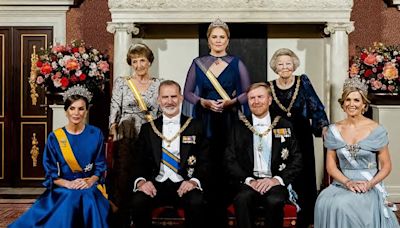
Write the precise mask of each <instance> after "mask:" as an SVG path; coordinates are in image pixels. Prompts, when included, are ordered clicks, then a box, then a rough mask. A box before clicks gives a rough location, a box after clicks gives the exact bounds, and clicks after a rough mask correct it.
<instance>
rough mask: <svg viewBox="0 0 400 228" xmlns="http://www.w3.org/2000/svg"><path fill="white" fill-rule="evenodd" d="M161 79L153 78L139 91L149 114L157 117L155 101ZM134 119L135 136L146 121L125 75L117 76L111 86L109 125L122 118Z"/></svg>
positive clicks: (122, 119) (118, 121) (157, 110)
mask: <svg viewBox="0 0 400 228" xmlns="http://www.w3.org/2000/svg"><path fill="white" fill-rule="evenodd" d="M160 82H161V80H160V79H158V78H153V79H152V80H151V84H150V85H149V88H147V90H146V91H145V92H143V93H141V95H142V97H143V100H144V102H145V103H146V105H147V109H148V110H149V111H150V114H151V115H152V116H153V117H154V118H157V116H159V114H160V110H159V107H158V103H157V97H158V87H159V86H160ZM132 118H133V119H134V121H135V132H136V135H135V137H136V136H137V135H138V134H139V131H140V127H141V126H142V124H144V123H146V122H147V120H146V118H145V115H144V113H143V112H142V111H141V110H140V108H139V105H138V103H137V101H136V98H135V96H134V95H133V93H132V90H131V89H130V88H129V86H128V83H127V82H126V79H125V77H119V78H117V79H116V80H115V85H114V88H113V94H112V98H111V108H110V118H109V125H110V126H111V124H112V123H118V125H120V124H121V123H122V122H123V121H124V120H127V119H132Z"/></svg>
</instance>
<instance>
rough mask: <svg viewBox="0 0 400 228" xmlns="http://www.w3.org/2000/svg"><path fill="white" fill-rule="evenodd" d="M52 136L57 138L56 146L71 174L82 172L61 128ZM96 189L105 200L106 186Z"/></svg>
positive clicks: (99, 185) (98, 186) (106, 196)
mask: <svg viewBox="0 0 400 228" xmlns="http://www.w3.org/2000/svg"><path fill="white" fill-rule="evenodd" d="M54 134H55V136H56V138H57V141H58V144H59V145H60V149H61V153H62V155H63V157H64V159H65V161H66V162H67V164H68V166H69V168H70V169H71V170H72V172H74V173H76V172H82V168H81V166H80V165H79V163H78V161H77V160H76V158H75V155H74V152H73V151H72V148H71V145H70V144H69V141H68V138H67V135H66V134H65V132H64V130H63V129H62V128H58V129H56V130H55V131H54ZM97 189H99V190H100V192H101V193H102V194H103V196H104V197H105V198H106V199H107V198H108V195H107V192H106V186H103V185H101V184H98V185H97Z"/></svg>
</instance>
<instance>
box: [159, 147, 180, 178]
mask: <svg viewBox="0 0 400 228" xmlns="http://www.w3.org/2000/svg"><path fill="white" fill-rule="evenodd" d="M161 162H162V163H163V164H164V165H166V166H168V167H169V168H170V169H172V170H173V171H174V172H175V173H178V170H179V168H180V167H179V163H180V160H179V158H177V157H176V156H175V155H173V154H172V153H171V152H170V151H168V150H167V149H165V148H164V147H163V148H162V159H161Z"/></svg>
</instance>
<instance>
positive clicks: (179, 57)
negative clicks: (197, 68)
mask: <svg viewBox="0 0 400 228" xmlns="http://www.w3.org/2000/svg"><path fill="white" fill-rule="evenodd" d="M143 42H144V43H145V44H147V45H148V46H149V47H150V48H151V50H153V53H154V57H155V59H154V62H153V65H152V67H151V68H150V74H151V75H152V76H153V77H158V78H163V79H170V80H174V81H176V82H178V83H179V84H180V85H181V87H182V89H183V86H184V85H185V79H186V74H187V72H188V70H189V67H190V65H191V64H192V60H193V59H194V58H196V57H197V56H198V55H199V41H198V39H144V40H143Z"/></svg>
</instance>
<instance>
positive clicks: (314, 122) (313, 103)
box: [301, 75, 329, 137]
mask: <svg viewBox="0 0 400 228" xmlns="http://www.w3.org/2000/svg"><path fill="white" fill-rule="evenodd" d="M301 80H302V84H303V86H304V90H305V91H306V99H307V109H308V112H307V113H308V114H309V118H310V119H311V127H312V130H313V134H314V135H315V136H316V137H320V136H321V134H322V128H323V127H325V126H328V125H329V121H328V117H327V116H326V113H325V107H324V105H323V104H322V102H321V100H320V99H319V97H318V95H317V93H316V92H315V90H314V88H313V86H312V84H311V82H310V79H308V77H307V76H306V75H302V76H301Z"/></svg>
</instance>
